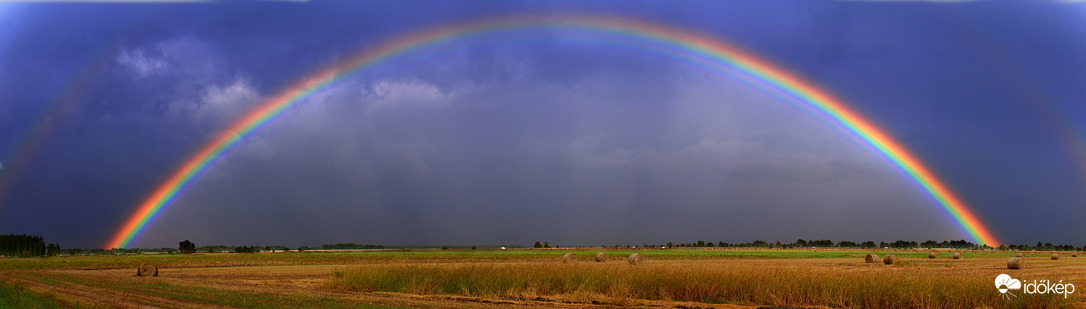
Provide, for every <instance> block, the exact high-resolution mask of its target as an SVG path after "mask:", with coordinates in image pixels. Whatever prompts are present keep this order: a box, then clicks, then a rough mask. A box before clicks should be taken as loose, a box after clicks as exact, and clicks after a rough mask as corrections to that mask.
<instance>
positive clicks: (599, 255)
mask: <svg viewBox="0 0 1086 309" xmlns="http://www.w3.org/2000/svg"><path fill="white" fill-rule="evenodd" d="M606 261H607V253H603V252H596V262H606Z"/></svg>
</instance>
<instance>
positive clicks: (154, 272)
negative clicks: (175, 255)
mask: <svg viewBox="0 0 1086 309" xmlns="http://www.w3.org/2000/svg"><path fill="white" fill-rule="evenodd" d="M136 276H146V277H154V276H158V266H155V264H154V263H151V262H143V264H140V266H139V267H137V268H136Z"/></svg>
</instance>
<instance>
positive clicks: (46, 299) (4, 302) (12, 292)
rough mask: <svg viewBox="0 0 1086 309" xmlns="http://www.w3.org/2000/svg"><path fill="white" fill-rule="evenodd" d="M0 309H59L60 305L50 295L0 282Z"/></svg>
mask: <svg viewBox="0 0 1086 309" xmlns="http://www.w3.org/2000/svg"><path fill="white" fill-rule="evenodd" d="M0 308H61V303H60V302H59V301H57V299H56V298H55V297H53V296H51V295H43V294H39V293H35V292H31V291H29V290H27V289H25V288H23V287H20V286H17V285H11V284H7V283H4V282H0Z"/></svg>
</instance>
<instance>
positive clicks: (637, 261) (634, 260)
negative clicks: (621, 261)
mask: <svg viewBox="0 0 1086 309" xmlns="http://www.w3.org/2000/svg"><path fill="white" fill-rule="evenodd" d="M627 261H629V262H630V265H641V263H644V262H645V256H644V255H641V254H639V253H634V254H631V255H630V258H629V259H628V260H627Z"/></svg>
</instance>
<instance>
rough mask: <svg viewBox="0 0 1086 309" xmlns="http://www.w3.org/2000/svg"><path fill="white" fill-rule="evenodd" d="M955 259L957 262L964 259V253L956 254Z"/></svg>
mask: <svg viewBox="0 0 1086 309" xmlns="http://www.w3.org/2000/svg"><path fill="white" fill-rule="evenodd" d="M954 259H955V260H960V259H962V253H961V252H954Z"/></svg>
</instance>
